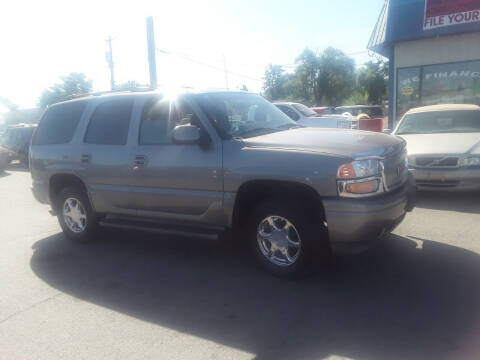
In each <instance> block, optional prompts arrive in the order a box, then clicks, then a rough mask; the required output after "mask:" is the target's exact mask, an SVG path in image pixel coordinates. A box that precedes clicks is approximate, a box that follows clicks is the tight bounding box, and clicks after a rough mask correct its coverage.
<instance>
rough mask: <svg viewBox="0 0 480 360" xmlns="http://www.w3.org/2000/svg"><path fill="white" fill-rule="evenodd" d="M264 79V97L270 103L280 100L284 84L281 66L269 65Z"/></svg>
mask: <svg viewBox="0 0 480 360" xmlns="http://www.w3.org/2000/svg"><path fill="white" fill-rule="evenodd" d="M264 79H265V84H264V86H263V90H264V92H265V97H266V98H267V99H269V100H271V101H274V100H278V99H281V98H282V97H283V96H284V88H283V85H284V83H285V78H284V76H283V68H282V66H281V65H272V64H269V65H268V67H267V69H266V70H265V77H264Z"/></svg>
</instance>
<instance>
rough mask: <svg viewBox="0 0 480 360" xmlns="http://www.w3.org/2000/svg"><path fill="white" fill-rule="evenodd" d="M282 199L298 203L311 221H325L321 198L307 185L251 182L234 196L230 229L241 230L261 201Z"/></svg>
mask: <svg viewBox="0 0 480 360" xmlns="http://www.w3.org/2000/svg"><path fill="white" fill-rule="evenodd" d="M277 197H283V198H284V199H286V200H287V201H299V202H301V203H302V206H305V208H306V209H307V213H308V214H311V216H312V218H313V219H322V220H325V210H324V207H323V203H322V198H321V196H320V195H319V194H318V192H317V191H316V190H315V189H314V188H312V187H311V186H309V185H306V184H303V183H300V182H295V181H281V180H251V181H248V182H246V183H244V184H242V185H241V186H240V188H239V189H238V191H237V193H236V196H235V203H234V207H233V214H232V227H233V228H234V229H238V228H241V227H242V226H243V225H245V224H246V222H247V219H248V215H249V213H250V211H251V210H252V209H253V207H254V206H255V205H256V204H258V203H259V202H261V201H264V200H267V199H275V198H277Z"/></svg>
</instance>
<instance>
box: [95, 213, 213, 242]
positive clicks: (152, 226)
mask: <svg viewBox="0 0 480 360" xmlns="http://www.w3.org/2000/svg"><path fill="white" fill-rule="evenodd" d="M99 224H100V225H101V226H104V227H108V228H116V229H126V230H139V231H146V232H153V233H157V234H163V235H176V236H185V237H194V238H198V239H208V240H218V239H219V234H220V231H218V230H216V229H204V228H200V227H195V226H191V225H187V226H180V225H174V224H165V223H157V222H153V221H142V220H131V219H128V220H127V219H122V218H105V219H102V220H100V222H99Z"/></svg>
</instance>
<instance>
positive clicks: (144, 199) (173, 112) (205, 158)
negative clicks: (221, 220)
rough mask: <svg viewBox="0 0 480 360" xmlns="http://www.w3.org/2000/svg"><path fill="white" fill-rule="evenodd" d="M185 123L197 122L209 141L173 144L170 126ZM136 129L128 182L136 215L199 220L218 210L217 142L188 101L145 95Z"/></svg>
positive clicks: (219, 162) (219, 146)
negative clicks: (206, 143) (131, 168)
mask: <svg viewBox="0 0 480 360" xmlns="http://www.w3.org/2000/svg"><path fill="white" fill-rule="evenodd" d="M186 124H191V125H195V126H198V127H199V128H200V129H201V132H203V133H204V136H207V137H209V138H210V140H211V141H210V143H209V145H208V146H201V145H200V144H176V143H175V142H174V141H173V139H172V130H173V129H174V128H175V126H178V125H186ZM137 127H138V128H137V133H138V143H137V144H136V146H135V147H134V152H133V153H134V162H133V184H132V185H133V189H134V191H133V194H134V199H135V200H134V201H135V205H136V208H137V212H138V215H140V216H149V217H156V218H165V219H171V220H182V221H183V220H186V221H192V222H204V219H205V218H207V217H208V215H209V213H210V212H213V211H219V210H220V209H221V208H222V203H223V202H222V198H223V193H222V188H223V181H222V176H221V174H222V171H221V167H222V156H221V155H222V144H221V142H220V141H218V139H217V138H216V137H213V136H211V134H208V133H207V130H206V128H205V127H204V126H203V124H202V123H201V121H200V118H199V117H198V116H197V114H196V113H195V112H194V111H193V109H192V107H191V105H190V104H189V103H187V102H186V101H181V100H180V101H176V102H171V101H169V100H165V99H162V100H159V99H158V98H151V99H148V100H147V101H145V103H144V104H143V105H142V116H141V119H140V122H139V123H138V124H137Z"/></svg>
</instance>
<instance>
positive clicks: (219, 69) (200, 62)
mask: <svg viewBox="0 0 480 360" xmlns="http://www.w3.org/2000/svg"><path fill="white" fill-rule="evenodd" d="M156 50H157V51H158V52H160V53H162V54H165V55H171V56H176V57H179V58H181V59H183V60H187V61H190V62H192V63H194V64H197V65H202V66H205V67H208V68H210V69H213V70H217V71H221V72H223V73H225V74H230V75H234V76H237V77H241V78H245V79H249V80H253V81H260V82H263V80H262V79H257V78H254V77H251V76H248V75H244V74H239V73H237V72H233V71H229V70H226V68H221V67H218V66H215V65H212V64H208V63H206V62H203V61H199V60H195V59H193V58H192V57H191V56H189V55H186V54H179V53H174V52H172V51H169V50H166V49H160V48H156Z"/></svg>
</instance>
